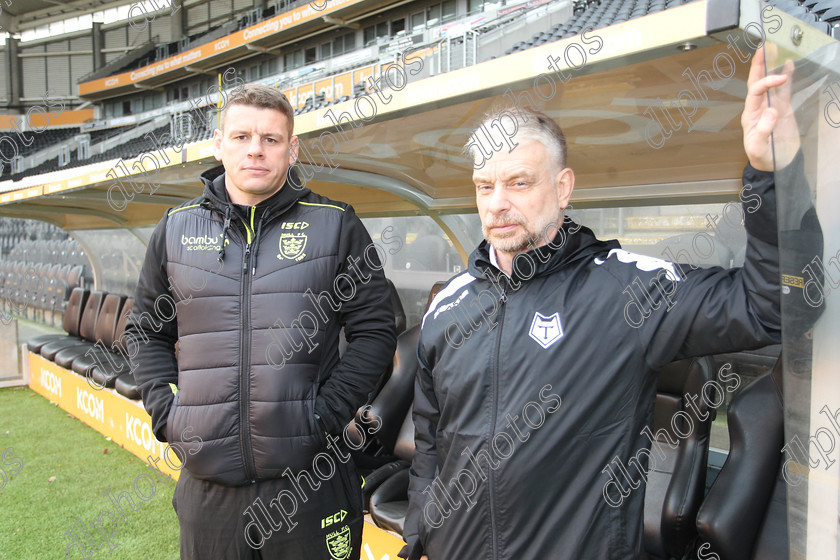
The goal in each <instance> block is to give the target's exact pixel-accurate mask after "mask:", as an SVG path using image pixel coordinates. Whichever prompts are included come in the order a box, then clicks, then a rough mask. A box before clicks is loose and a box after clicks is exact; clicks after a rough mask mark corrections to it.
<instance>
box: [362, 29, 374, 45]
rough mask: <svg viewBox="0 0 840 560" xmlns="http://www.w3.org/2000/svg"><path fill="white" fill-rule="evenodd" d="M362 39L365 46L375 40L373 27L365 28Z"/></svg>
mask: <svg viewBox="0 0 840 560" xmlns="http://www.w3.org/2000/svg"><path fill="white" fill-rule="evenodd" d="M364 39H365V45H369V44H370V43H372V42H373V40H374V39H376V28H374V26H372V25H371V26H370V27H365V30H364Z"/></svg>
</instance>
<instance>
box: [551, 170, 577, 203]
mask: <svg viewBox="0 0 840 560" xmlns="http://www.w3.org/2000/svg"><path fill="white" fill-rule="evenodd" d="M554 186H555V188H556V189H557V199H558V201H559V202H560V208H565V207H566V206H568V205H569V200H571V198H572V191H573V190H575V172H574V171H572V168H571V167H566V168H564V169H561V170H560V171H558V172H557V175H556V176H555V178H554Z"/></svg>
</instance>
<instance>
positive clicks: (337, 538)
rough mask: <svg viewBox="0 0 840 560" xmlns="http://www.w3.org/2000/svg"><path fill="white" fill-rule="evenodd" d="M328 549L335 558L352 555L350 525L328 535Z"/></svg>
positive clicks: (343, 558) (342, 558) (339, 558)
mask: <svg viewBox="0 0 840 560" xmlns="http://www.w3.org/2000/svg"><path fill="white" fill-rule="evenodd" d="M327 550H328V551H329V553H330V556H331V557H332V558H333V560H346V559H347V558H349V557H350V553H351V552H353V547H352V545H351V544H350V526H349V525H345V526H344V527H342V528H341V529H339V530H338V531H333V532H332V533H330V534H328V535H327Z"/></svg>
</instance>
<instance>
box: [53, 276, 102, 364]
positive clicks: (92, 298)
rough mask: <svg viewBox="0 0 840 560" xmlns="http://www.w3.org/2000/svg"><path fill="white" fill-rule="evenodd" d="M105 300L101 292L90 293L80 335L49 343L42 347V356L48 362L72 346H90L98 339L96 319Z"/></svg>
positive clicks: (80, 326) (83, 314) (80, 327)
mask: <svg viewBox="0 0 840 560" xmlns="http://www.w3.org/2000/svg"><path fill="white" fill-rule="evenodd" d="M104 299H105V293H104V292H100V291H93V292H90V295H89V296H88V298H87V303H86V304H85V309H84V311H83V312H82V320H81V322H80V323H79V335H78V336H67V337H62V339H60V340H54V341H52V342H47V343H46V344H44V345H43V346H41V349H40V351H39V352H40V354H41V355H42V356H43V357H45V358H46V359H48V360H52V359H53V358H55V355H56V354H58V352H60V351H61V350H63V349H64V348H69V347H71V346H86V345H88V344H90V341H91V340H95V339H96V335H95V334H94V333H95V331H96V318H97V317H98V316H99V310H100V308H101V307H102V302H103V300H104Z"/></svg>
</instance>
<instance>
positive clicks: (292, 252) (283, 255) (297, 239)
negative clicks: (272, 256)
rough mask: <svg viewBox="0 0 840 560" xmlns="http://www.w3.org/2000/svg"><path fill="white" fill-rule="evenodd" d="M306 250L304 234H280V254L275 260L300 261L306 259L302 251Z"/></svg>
mask: <svg viewBox="0 0 840 560" xmlns="http://www.w3.org/2000/svg"><path fill="white" fill-rule="evenodd" d="M305 248H306V234H305V233H281V234H280V254H278V255H277V258H278V259H280V260H281V261H282V260H284V259H289V260H293V261H300V260H303V259H304V258H306V253H304V252H303V250H304V249H305Z"/></svg>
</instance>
